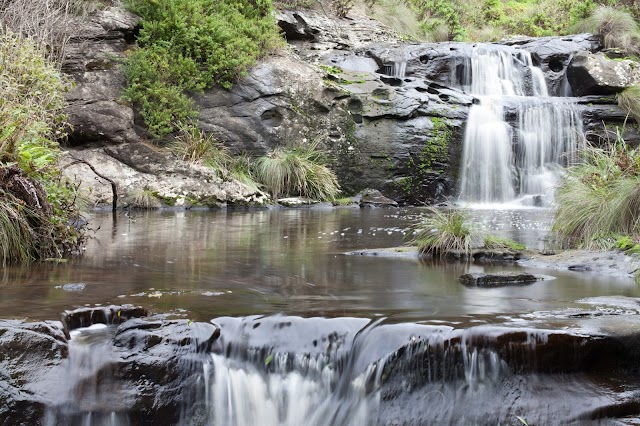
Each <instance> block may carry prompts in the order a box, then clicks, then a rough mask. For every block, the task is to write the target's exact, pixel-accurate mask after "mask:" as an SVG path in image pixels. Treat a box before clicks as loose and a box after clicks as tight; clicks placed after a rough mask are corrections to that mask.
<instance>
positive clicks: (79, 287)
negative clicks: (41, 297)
mask: <svg viewBox="0 0 640 426" xmlns="http://www.w3.org/2000/svg"><path fill="white" fill-rule="evenodd" d="M86 287H87V285H86V284H85V283H68V284H64V285H57V286H56V287H55V288H61V289H62V290H64V291H69V292H75V291H83V290H84V289H85V288H86Z"/></svg>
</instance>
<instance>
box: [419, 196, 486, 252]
mask: <svg viewBox="0 0 640 426" xmlns="http://www.w3.org/2000/svg"><path fill="white" fill-rule="evenodd" d="M428 212H429V216H427V217H425V218H423V219H422V220H421V221H420V222H418V223H417V224H415V225H414V226H413V230H414V233H413V236H412V239H411V240H410V243H411V244H414V245H416V246H418V250H419V251H420V253H423V254H431V255H433V256H441V257H442V256H444V255H446V254H447V253H448V252H450V251H453V250H459V251H462V252H464V253H465V254H467V255H468V254H469V253H470V252H471V247H472V243H473V241H474V240H475V239H477V237H478V233H477V231H476V230H475V228H474V227H472V226H471V225H470V224H468V222H467V215H466V213H465V212H464V210H450V211H442V210H438V209H436V208H434V207H430V208H429V209H428Z"/></svg>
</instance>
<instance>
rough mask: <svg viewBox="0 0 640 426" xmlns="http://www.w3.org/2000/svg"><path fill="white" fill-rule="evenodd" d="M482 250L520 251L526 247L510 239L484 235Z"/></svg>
mask: <svg viewBox="0 0 640 426" xmlns="http://www.w3.org/2000/svg"><path fill="white" fill-rule="evenodd" d="M484 248H487V249H490V250H512V251H522V250H524V249H526V248H527V247H526V246H525V245H524V244H520V243H517V242H515V241H513V240H512V239H511V238H506V237H500V236H498V235H486V236H485V237H484Z"/></svg>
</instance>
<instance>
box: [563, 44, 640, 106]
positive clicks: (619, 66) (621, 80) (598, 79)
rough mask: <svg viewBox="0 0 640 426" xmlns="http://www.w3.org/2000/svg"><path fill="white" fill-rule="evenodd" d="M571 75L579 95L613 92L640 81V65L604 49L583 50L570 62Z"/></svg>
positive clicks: (569, 76) (569, 74) (575, 92)
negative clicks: (608, 54) (610, 55)
mask: <svg viewBox="0 0 640 426" xmlns="http://www.w3.org/2000/svg"><path fill="white" fill-rule="evenodd" d="M567 79H568V81H569V84H570V85H571V87H572V89H573V92H574V94H575V95H576V96H584V95H611V94H616V93H618V92H621V91H622V90H624V89H625V88H627V87H629V86H632V85H634V84H638V83H640V66H639V65H638V63H637V62H635V61H631V60H626V59H620V60H618V59H615V60H614V59H609V58H607V57H606V56H605V55H604V54H603V53H590V52H579V53H577V54H575V55H574V56H573V59H572V60H571V63H570V64H569V67H568V69H567Z"/></svg>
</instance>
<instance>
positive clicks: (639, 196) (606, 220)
mask: <svg viewBox="0 0 640 426" xmlns="http://www.w3.org/2000/svg"><path fill="white" fill-rule="evenodd" d="M556 202H557V204H558V207H557V210H556V213H555V218H554V224H553V228H552V229H553V232H554V234H555V236H556V238H557V240H558V242H559V243H560V244H561V245H562V246H564V247H583V248H598V249H610V248H612V247H614V246H615V244H616V241H617V238H618V236H619V235H628V236H629V237H630V238H632V239H635V240H637V239H638V236H639V235H640V151H639V150H638V149H630V148H628V147H627V146H626V145H625V143H624V141H623V140H622V138H621V137H620V134H619V133H618V138H617V140H616V141H615V142H613V143H611V144H610V146H609V147H608V149H598V148H588V149H586V150H585V152H584V161H583V163H582V164H580V165H577V166H574V167H572V168H570V169H569V171H568V173H567V175H566V176H565V178H564V179H563V181H562V182H561V184H560V186H559V188H558V190H557V192H556Z"/></svg>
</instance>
